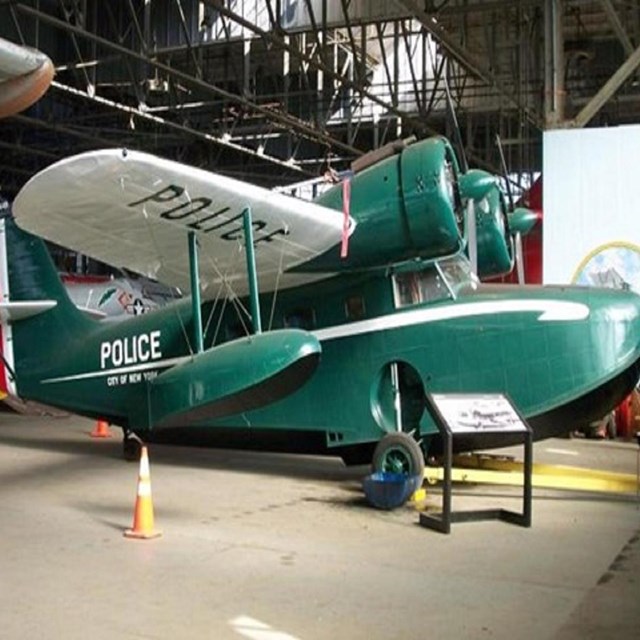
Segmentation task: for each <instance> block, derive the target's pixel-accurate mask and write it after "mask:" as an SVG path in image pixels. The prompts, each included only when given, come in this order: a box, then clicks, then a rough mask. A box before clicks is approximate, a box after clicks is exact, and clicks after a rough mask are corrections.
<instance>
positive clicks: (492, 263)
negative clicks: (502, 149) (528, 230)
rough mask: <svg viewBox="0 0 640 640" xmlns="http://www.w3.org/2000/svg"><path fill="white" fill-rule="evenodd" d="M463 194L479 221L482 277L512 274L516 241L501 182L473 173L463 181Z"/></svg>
mask: <svg viewBox="0 0 640 640" xmlns="http://www.w3.org/2000/svg"><path fill="white" fill-rule="evenodd" d="M460 191H461V194H462V197H463V198H465V199H469V200H470V201H471V203H472V204H473V213H474V215H475V218H476V242H477V247H478V276H479V277H480V278H486V277H493V276H500V275H503V274H506V273H509V272H510V271H511V270H512V269H513V262H514V251H513V240H512V238H511V232H510V230H509V218H508V214H507V204H506V202H505V199H504V194H503V193H502V190H501V189H500V185H499V183H498V178H497V177H496V176H494V175H492V174H490V173H487V172H486V171H482V170H481V169H470V170H469V171H467V173H465V174H464V176H462V178H461V180H460Z"/></svg>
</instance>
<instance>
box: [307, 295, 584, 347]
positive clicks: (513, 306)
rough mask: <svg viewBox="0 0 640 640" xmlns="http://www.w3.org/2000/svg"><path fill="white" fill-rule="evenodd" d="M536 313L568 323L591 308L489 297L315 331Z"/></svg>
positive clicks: (320, 334)
mask: <svg viewBox="0 0 640 640" xmlns="http://www.w3.org/2000/svg"><path fill="white" fill-rule="evenodd" d="M523 312H529V313H536V312H539V313H540V315H539V316H538V320H539V321H542V322H545V321H546V322H549V321H556V322H566V321H570V320H585V319H586V318H588V317H589V307H588V306H587V305H586V304H582V303H581V302H564V301H562V300H487V301H483V302H463V303H457V304H446V305H443V306H441V307H421V308H420V309H413V310H411V311H403V312H400V313H398V312H396V313H392V314H389V315H386V316H381V317H379V318H374V319H372V320H362V321H360V322H352V323H350V324H344V325H338V326H336V327H329V328H327V329H319V330H318V331H314V332H313V334H314V335H315V336H316V338H318V339H319V340H321V341H322V340H334V339H336V338H347V337H352V336H358V335H362V334H364V333H373V332H375V331H388V330H390V329H400V328H403V327H411V326H414V325H418V324H427V323H430V322H441V321H443V320H454V319H457V318H471V317H475V316H491V315H494V314H502V313H523Z"/></svg>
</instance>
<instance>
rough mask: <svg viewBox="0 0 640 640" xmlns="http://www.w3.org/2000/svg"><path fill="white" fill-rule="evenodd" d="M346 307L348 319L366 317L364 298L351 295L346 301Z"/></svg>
mask: <svg viewBox="0 0 640 640" xmlns="http://www.w3.org/2000/svg"><path fill="white" fill-rule="evenodd" d="M344 309H345V313H346V315H347V319H348V320H362V318H364V313H365V308H364V298H363V297H362V296H349V297H348V298H347V299H346V300H345V302H344Z"/></svg>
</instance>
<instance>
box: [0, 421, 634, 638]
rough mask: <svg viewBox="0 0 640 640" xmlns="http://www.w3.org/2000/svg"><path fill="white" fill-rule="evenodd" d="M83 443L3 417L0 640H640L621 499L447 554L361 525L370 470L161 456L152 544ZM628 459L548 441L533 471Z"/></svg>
mask: <svg viewBox="0 0 640 640" xmlns="http://www.w3.org/2000/svg"><path fill="white" fill-rule="evenodd" d="M92 428H93V424H92V423H90V422H88V421H86V420H82V419H79V418H64V419H63V418H58V419H56V418H33V417H26V416H16V415H14V414H9V413H0V493H1V495H0V623H1V627H0V628H1V632H0V635H1V637H2V638H4V639H8V638H11V639H12V638H47V639H53V638H65V639H69V638H83V639H86V638H91V639H92V640H98V639H100V638H216V639H217V638H222V639H224V638H231V639H233V638H252V639H259V640H266V639H269V640H293V639H298V640H312V639H324V638H331V639H334V638H348V639H357V638H363V639H364V638H366V639H370V638H423V637H424V638H426V637H429V638H439V639H442V638H445V639H447V638H456V639H461V638H474V639H475V638H492V639H495V638H509V639H512V638H520V639H522V638H525V639H526V638H535V639H536V640H540V639H544V638H556V639H560V640H570V639H574V638H575V639H577V638H598V639H600V638H616V640H620V639H622V638H637V637H639V635H640V607H639V606H638V603H639V600H638V598H639V596H640V587H639V582H640V578H639V576H640V541H639V539H640V536H639V526H640V510H639V509H638V504H637V502H636V499H635V496H633V495H630V496H622V495H610V494H609V495H596V494H586V493H577V492H564V491H553V490H548V489H545V490H542V489H535V490H534V502H533V526H532V528H531V529H524V528H521V527H517V526H513V525H509V524H506V523H504V522H498V521H483V522H474V523H458V524H454V525H453V527H452V532H451V534H450V535H448V536H447V535H442V534H440V533H436V532H434V531H430V530H428V529H425V528H423V527H420V526H418V525H417V522H418V516H417V513H416V511H415V509H414V508H413V507H406V508H403V509H400V510H396V511H394V512H382V511H376V510H374V509H371V508H370V507H368V506H366V505H365V503H364V500H363V498H362V494H361V492H360V481H359V478H360V477H361V475H362V474H363V471H364V470H363V469H362V468H360V469H357V470H353V469H345V468H344V467H343V466H342V465H341V463H340V462H339V461H337V460H333V459H319V458H312V457H292V456H281V455H272V454H254V453H245V452H236V451H215V450H194V449H187V448H178V447H166V446H156V447H153V448H152V449H151V477H152V485H153V498H154V506H155V520H156V526H157V527H158V528H159V529H162V530H163V534H164V535H163V537H161V538H159V539H156V540H151V541H139V540H129V539H126V538H124V537H123V535H122V534H123V530H124V529H126V528H128V527H129V526H131V522H132V513H133V505H134V502H135V494H136V486H137V475H138V469H137V465H135V464H127V463H125V462H123V461H122V459H121V445H120V439H119V434H116V433H114V436H115V437H114V438H113V439H110V440H93V439H91V438H89V437H88V433H89V432H90V431H91V429H92ZM113 431H114V432H115V430H113ZM636 452H637V446H636V445H635V444H631V443H618V442H588V441H578V440H572V441H569V440H562V441H556V442H554V441H547V442H542V443H539V444H537V445H536V447H535V461H536V462H539V461H540V462H558V461H560V462H563V463H565V464H567V463H570V464H580V465H589V464H592V463H594V462H597V464H598V465H599V466H601V467H602V466H603V464H606V465H608V468H609V469H611V470H616V471H627V472H629V473H635V465H636ZM563 456H564V457H563ZM567 458H568V459H567ZM439 498H440V494H439V490H437V489H434V490H433V491H431V490H430V492H429V497H428V500H427V502H428V503H429V502H431V501H432V502H433V504H434V505H439V504H440V503H439ZM520 505H521V491H520V490H516V489H513V490H512V489H508V488H504V487H501V488H499V489H493V490H490V489H487V488H486V487H481V486H475V487H472V488H468V487H465V488H462V487H458V488H456V489H455V490H454V509H456V510H459V509H463V508H465V507H466V508H486V507H504V508H509V509H513V510H516V511H517V510H519V509H520Z"/></svg>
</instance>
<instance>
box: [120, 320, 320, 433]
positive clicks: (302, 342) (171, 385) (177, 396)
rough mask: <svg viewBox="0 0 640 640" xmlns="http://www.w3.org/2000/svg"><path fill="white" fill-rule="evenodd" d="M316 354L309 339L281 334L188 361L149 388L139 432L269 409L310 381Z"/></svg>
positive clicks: (301, 333) (133, 420)
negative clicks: (143, 425)
mask: <svg viewBox="0 0 640 640" xmlns="http://www.w3.org/2000/svg"><path fill="white" fill-rule="evenodd" d="M320 352H321V347H320V342H319V341H318V339H317V338H316V337H315V336H313V335H311V334H309V333H307V332H305V331H300V330H298V329H285V330H280V331H272V332H269V333H263V334H258V335H253V336H249V337H247V338H242V339H240V340H234V341H233V342H228V343H226V344H223V345H221V346H219V347H216V348H214V349H209V350H208V351H204V352H203V353H200V354H197V355H194V357H193V358H192V359H191V360H189V361H187V362H184V363H182V364H180V365H177V366H175V367H173V368H172V369H169V370H168V371H166V372H165V373H162V374H160V375H159V376H158V377H157V378H155V379H154V380H153V382H151V384H150V385H149V394H148V407H147V416H145V417H146V418H147V419H146V421H145V422H146V425H145V426H148V427H151V428H160V427H176V426H190V425H193V424H195V423H197V422H199V421H201V420H207V419H214V418H221V417H223V416H227V415H232V414H235V413H242V412H244V411H250V410H252V409H257V408H259V407H263V406H266V405H269V404H271V403H273V402H276V401H277V400H280V399H281V398H284V397H285V396H287V395H289V394H290V393H293V392H294V391H296V390H297V389H299V388H300V387H301V386H302V385H303V384H304V383H305V382H306V381H307V380H308V379H309V378H310V377H311V375H312V374H313V373H314V371H315V370H316V367H317V365H318V361H319V358H320ZM140 409H142V408H140ZM141 422H143V416H137V415H136V416H131V423H132V424H136V426H140V423H141Z"/></svg>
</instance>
